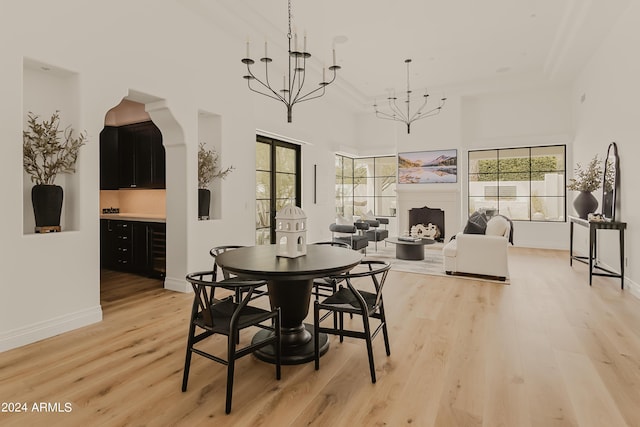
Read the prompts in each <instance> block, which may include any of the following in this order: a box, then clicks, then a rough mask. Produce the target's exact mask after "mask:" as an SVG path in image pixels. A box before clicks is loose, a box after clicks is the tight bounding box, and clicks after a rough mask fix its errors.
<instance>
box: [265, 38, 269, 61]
mask: <svg viewBox="0 0 640 427" xmlns="http://www.w3.org/2000/svg"><path fill="white" fill-rule="evenodd" d="M264 57H265V58H268V57H269V55H267V42H264Z"/></svg>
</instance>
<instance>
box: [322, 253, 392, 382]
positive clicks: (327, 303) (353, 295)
mask: <svg viewBox="0 0 640 427" xmlns="http://www.w3.org/2000/svg"><path fill="white" fill-rule="evenodd" d="M390 268H391V264H389V263H388V262H386V261H378V260H364V261H362V262H361V263H360V264H359V266H358V267H356V268H355V269H354V270H352V271H351V272H348V273H345V274H341V275H338V276H333V278H334V279H335V280H342V281H343V283H346V285H347V286H346V287H345V286H344V284H340V286H339V289H338V291H337V292H336V293H334V294H333V295H331V296H330V297H328V298H326V299H324V300H323V301H315V303H314V309H313V319H314V344H315V368H316V370H318V369H319V368H320V353H319V339H318V337H319V334H320V333H327V334H333V335H339V336H340V342H342V341H343V339H344V337H345V336H347V337H351V338H360V339H364V340H365V341H366V343H367V354H368V356H369V369H370V371H371V382H372V383H375V382H376V368H375V364H374V361H373V345H372V341H373V339H374V338H375V337H376V336H377V335H378V333H379V332H381V331H382V335H383V337H384V346H385V350H386V352H387V356H390V355H391V349H390V347H389V334H388V332H387V320H386V317H385V312H384V302H383V299H382V288H383V287H384V283H385V281H386V278H387V274H388V272H389V269H390ZM363 270H364V271H363ZM361 279H365V280H366V279H370V286H371V285H372V286H371V288H372V289H371V290H372V291H373V292H371V291H366V290H362V289H357V288H356V287H355V286H354V281H355V282H356V283H358V285H359V286H360V287H362V286H361V285H364V283H366V282H365V281H362V280H361ZM321 311H326V312H325V313H323V314H322V315H321V314H320V312H321ZM335 313H337V314H338V315H339V325H338V327H337V328H336V327H335V324H334V327H333V328H328V327H324V326H321V323H322V321H323V320H325V319H326V318H327V317H329V316H330V315H332V314H335ZM345 313H349V314H350V315H356V316H362V323H363V330H361V331H358V330H352V329H345V328H344V314H345ZM371 319H377V320H378V321H379V323H378V325H377V326H376V327H375V329H374V330H373V331H372V327H371V324H370V320H371Z"/></svg>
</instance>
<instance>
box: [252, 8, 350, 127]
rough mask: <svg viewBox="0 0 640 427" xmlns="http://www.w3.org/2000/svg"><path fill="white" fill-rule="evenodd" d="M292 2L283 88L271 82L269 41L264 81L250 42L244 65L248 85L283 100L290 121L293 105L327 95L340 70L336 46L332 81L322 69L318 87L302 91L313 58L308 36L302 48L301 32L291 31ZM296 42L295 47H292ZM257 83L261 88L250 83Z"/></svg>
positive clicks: (257, 91) (264, 60)
mask: <svg viewBox="0 0 640 427" xmlns="http://www.w3.org/2000/svg"><path fill="white" fill-rule="evenodd" d="M288 4H289V9H288V12H289V31H288V33H287V38H288V39H289V40H288V42H289V69H288V71H289V73H288V74H289V78H288V80H287V76H286V75H283V76H282V89H274V88H273V87H272V86H271V82H270V81H269V63H271V62H272V61H273V59H272V58H269V56H268V55H267V42H265V43H264V57H263V58H260V62H263V63H264V80H260V79H259V78H257V77H256V75H255V74H253V72H252V71H251V65H253V64H254V63H255V61H254V60H253V59H251V58H250V57H249V42H247V56H246V58H243V59H242V63H243V64H247V73H248V74H246V75H245V76H243V78H245V79H246V80H247V85H248V86H249V89H251V90H252V91H254V92H256V93H259V94H260V95H264V96H268V97H269V98H273V99H275V100H277V101H280V102H282V103H284V105H285V106H286V107H287V122H289V123H291V116H292V110H293V106H294V105H295V104H296V103H298V102H302V101H310V100H312V99H316V98H320V97H321V96H322V95H324V92H325V88H326V87H327V86H328V85H330V84H331V83H333V82H334V80H335V79H336V71H338V70H339V69H340V66H339V65H337V64H336V50H335V49H333V65H331V66H330V67H329V71H333V77H332V78H331V80H330V81H327V80H326V70H325V68H324V67H323V68H322V81H321V82H320V83H319V84H318V86H319V87H317V88H315V89H313V90H310V91H309V92H307V93H303V90H302V89H303V86H304V84H305V78H306V73H305V69H306V65H307V59H309V58H311V54H310V53H309V52H307V36H306V34H305V35H304V42H303V47H302V50H298V34H297V33H296V34H292V32H291V0H289V1H288ZM292 43H293V49H292ZM252 81H256V82H258V84H259V85H258V88H257V89H256V88H253V87H251V82H252Z"/></svg>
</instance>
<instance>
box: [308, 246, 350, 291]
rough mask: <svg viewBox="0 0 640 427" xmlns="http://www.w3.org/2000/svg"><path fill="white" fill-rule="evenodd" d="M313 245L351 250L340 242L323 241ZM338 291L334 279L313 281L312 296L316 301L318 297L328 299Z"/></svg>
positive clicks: (327, 278)
mask: <svg viewBox="0 0 640 427" xmlns="http://www.w3.org/2000/svg"><path fill="white" fill-rule="evenodd" d="M312 244H313V245H322V246H336V247H339V248H345V249H351V245H350V244H348V243H346V242H342V241H335V240H334V241H323V242H315V243H312ZM337 290H338V282H337V280H336V279H335V278H332V277H319V278H317V279H313V291H312V294H313V295H314V296H315V298H316V300H317V299H319V298H320V297H328V296H331V295H333V294H334V293H335V292H336V291H337Z"/></svg>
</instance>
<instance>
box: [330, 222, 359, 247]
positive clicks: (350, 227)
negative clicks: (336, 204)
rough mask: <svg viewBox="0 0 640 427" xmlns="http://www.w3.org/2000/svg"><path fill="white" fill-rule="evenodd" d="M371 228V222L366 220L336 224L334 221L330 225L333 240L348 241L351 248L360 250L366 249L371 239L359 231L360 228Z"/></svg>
mask: <svg viewBox="0 0 640 427" xmlns="http://www.w3.org/2000/svg"><path fill="white" fill-rule="evenodd" d="M367 229H369V224H367V223H366V222H355V223H353V224H336V223H333V224H331V225H330V226H329V230H331V240H333V241H335V242H343V243H347V244H348V245H349V246H351V249H353V250H356V251H359V250H363V249H364V250H365V251H366V248H367V246H368V245H369V239H367V236H364V235H362V234H359V233H358V230H367Z"/></svg>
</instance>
